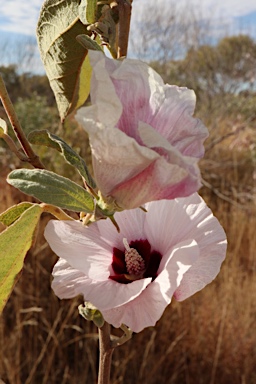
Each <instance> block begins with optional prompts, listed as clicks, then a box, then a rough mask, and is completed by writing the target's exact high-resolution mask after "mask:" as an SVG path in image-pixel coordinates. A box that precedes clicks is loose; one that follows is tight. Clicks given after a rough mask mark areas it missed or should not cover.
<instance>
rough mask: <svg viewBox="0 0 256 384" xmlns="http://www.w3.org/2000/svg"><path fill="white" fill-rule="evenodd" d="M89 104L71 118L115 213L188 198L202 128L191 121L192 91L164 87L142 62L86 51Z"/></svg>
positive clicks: (195, 185) (196, 178)
mask: <svg viewBox="0 0 256 384" xmlns="http://www.w3.org/2000/svg"><path fill="white" fill-rule="evenodd" d="M90 61H91V65H92V68H93V75H92V80H91V102H92V106H90V107H83V108H81V109H80V110H79V111H78V113H77V115H76V118H77V120H78V122H79V123H80V124H81V125H82V126H83V127H84V129H85V130H86V131H87V132H88V134H89V138H90V145H91V149H92V161H93V169H94V176H95V179H96V182H97V185H98V188H99V189H100V191H101V193H102V195H103V196H104V197H105V199H106V200H108V199H109V200H110V201H112V200H113V199H114V201H115V202H116V204H117V206H119V207H120V208H121V209H130V208H136V207H139V206H140V205H142V204H144V203H146V202H148V201H153V200H161V199H173V198H176V197H182V196H189V195H190V194H192V193H194V192H196V191H197V190H198V189H199V187H200V186H201V184H200V172H199V169H198V166H197V162H198V159H199V158H200V157H202V156H203V154H204V148H203V141H204V140H205V138H206V137H207V136H208V132H207V129H206V128H205V126H204V125H203V124H202V122H201V121H200V120H198V119H195V118H193V117H192V115H193V112H194V108H195V101H196V97H195V94H194V92H193V91H192V90H189V89H187V88H179V87H176V86H173V85H168V84H164V83H163V80H162V79H161V77H160V76H159V75H158V74H157V73H156V72H155V71H154V70H153V69H152V68H150V67H149V66H148V65H146V64H145V63H143V62H140V61H137V60H129V59H125V60H112V59H108V58H107V57H105V56H104V55H103V54H102V53H101V52H96V51H92V52H90Z"/></svg>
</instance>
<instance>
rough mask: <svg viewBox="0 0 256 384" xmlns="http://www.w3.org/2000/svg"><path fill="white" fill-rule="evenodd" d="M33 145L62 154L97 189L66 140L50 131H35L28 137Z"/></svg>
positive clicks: (83, 163) (84, 165)
mask: <svg viewBox="0 0 256 384" xmlns="http://www.w3.org/2000/svg"><path fill="white" fill-rule="evenodd" d="M28 139H29V141H30V142H31V143H32V144H36V145H45V146H47V147H50V148H54V149H56V150H57V151H59V152H61V153H62V155H63V156H64V158H65V160H66V161H67V162H68V163H69V164H70V165H72V166H74V167H75V168H76V169H77V170H78V172H79V173H80V175H81V176H82V177H83V178H84V180H85V181H86V183H87V185H88V186H90V187H91V188H96V184H95V182H94V180H93V178H92V176H91V175H90V173H89V171H88V169H87V166H86V164H85V162H84V160H83V159H82V158H81V157H80V156H79V155H78V154H77V153H76V152H75V151H74V150H73V149H72V148H71V147H70V146H69V145H68V144H67V143H65V141H64V140H62V139H61V138H59V137H58V136H56V135H53V134H51V133H50V132H48V131H33V132H31V134H30V135H29V137H28Z"/></svg>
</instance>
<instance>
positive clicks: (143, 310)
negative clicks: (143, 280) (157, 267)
mask: <svg viewBox="0 0 256 384" xmlns="http://www.w3.org/2000/svg"><path fill="white" fill-rule="evenodd" d="M197 256H198V247H197V245H196V244H195V243H193V244H190V247H188V244H183V246H182V245H181V246H180V248H179V249H176V250H174V251H173V253H172V255H171V256H170V258H169V260H168V263H167V264H166V266H165V269H164V270H163V271H162V272H161V273H160V274H159V276H158V277H157V278H156V279H155V281H154V282H152V283H151V284H150V285H149V286H148V287H147V288H146V289H145V290H144V291H143V292H142V293H141V294H140V295H139V296H138V297H137V298H136V299H134V300H133V301H130V302H128V303H127V304H125V305H122V306H120V307H117V308H114V309H112V310H109V311H103V312H102V314H103V316H104V318H105V320H106V321H107V322H109V323H110V324H112V325H113V326H115V327H117V328H118V327H120V326H121V324H126V325H127V326H128V327H129V328H131V329H132V331H134V332H140V331H142V330H143V329H144V328H146V327H150V326H154V325H155V324H156V322H157V321H158V320H159V319H160V317H161V316H162V314H163V312H164V310H165V308H166V307H167V305H168V304H170V302H171V299H172V295H173V292H174V291H175V289H176V288H177V286H178V285H179V283H180V281H181V279H182V276H183V275H184V273H185V272H186V271H187V270H188V269H189V268H190V267H191V263H193V262H194V261H195V259H196V258H197Z"/></svg>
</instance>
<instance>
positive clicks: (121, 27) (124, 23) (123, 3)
mask: <svg viewBox="0 0 256 384" xmlns="http://www.w3.org/2000/svg"><path fill="white" fill-rule="evenodd" d="M132 1H133V0H118V13H119V23H118V48H117V58H118V59H120V58H121V57H126V56H127V49H128V40H129V32H130V22H131V14H132Z"/></svg>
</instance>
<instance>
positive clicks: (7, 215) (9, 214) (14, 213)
mask: <svg viewBox="0 0 256 384" xmlns="http://www.w3.org/2000/svg"><path fill="white" fill-rule="evenodd" d="M32 205H33V204H32V203H28V202H26V201H25V202H24V203H20V204H18V205H14V206H12V207H10V208H9V209H7V210H6V211H5V212H3V213H1V214H0V222H1V223H3V224H4V225H6V226H9V225H11V224H13V223H14V222H15V221H16V220H17V219H18V218H19V217H20V216H21V215H22V213H23V212H25V211H26V210H27V209H28V208H30V207H31V206H32Z"/></svg>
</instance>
